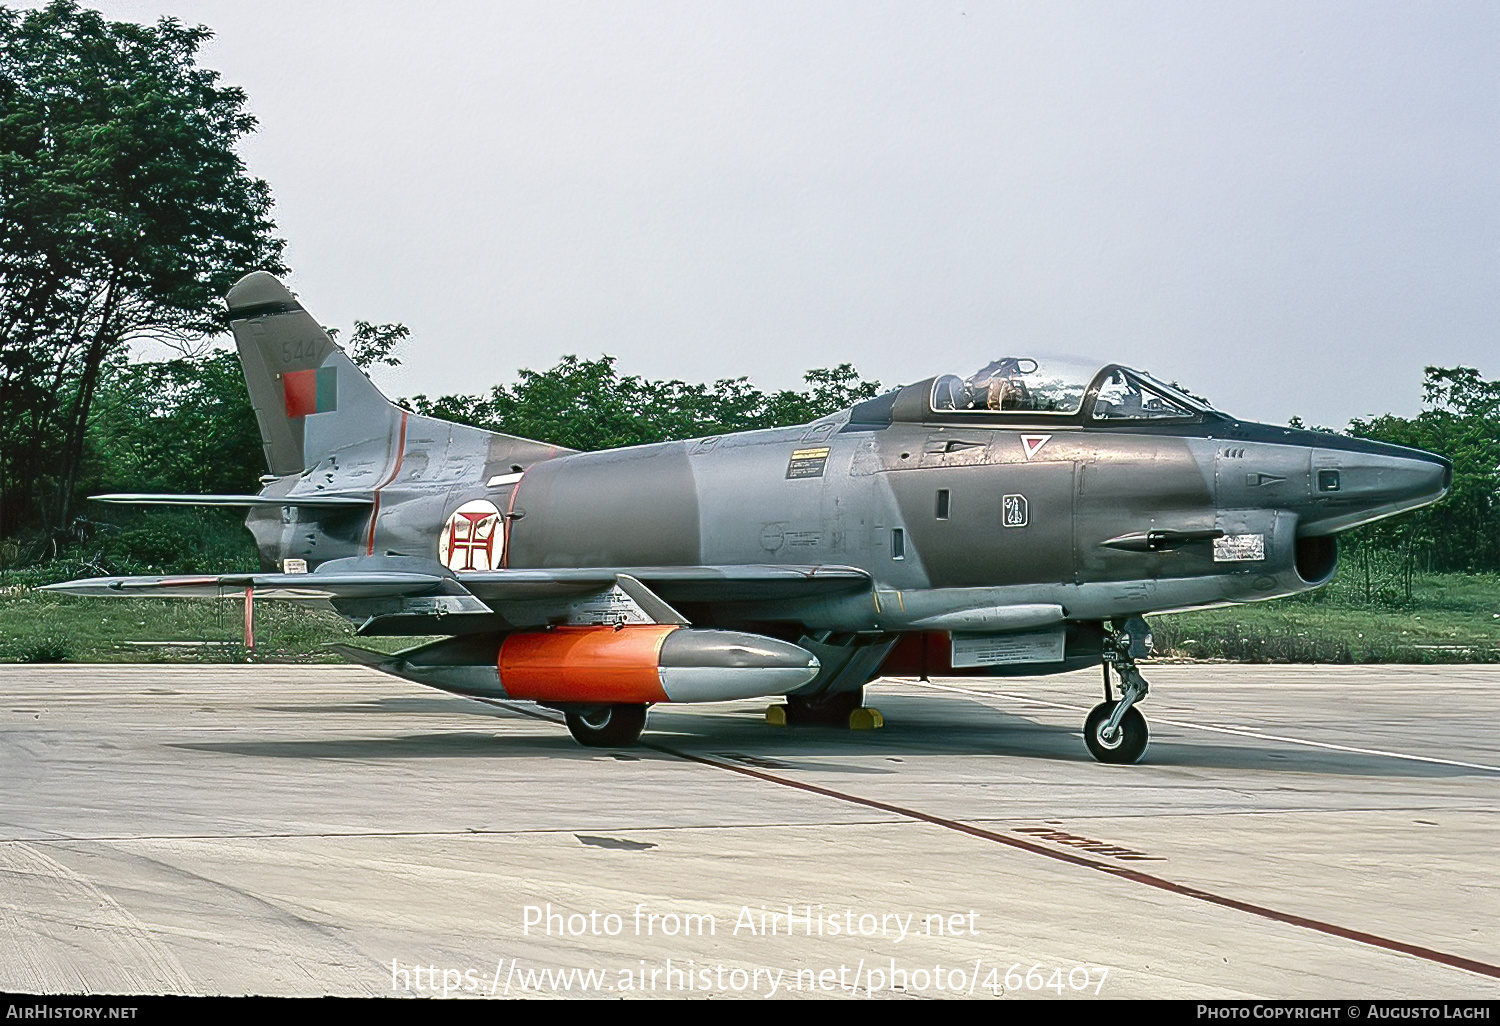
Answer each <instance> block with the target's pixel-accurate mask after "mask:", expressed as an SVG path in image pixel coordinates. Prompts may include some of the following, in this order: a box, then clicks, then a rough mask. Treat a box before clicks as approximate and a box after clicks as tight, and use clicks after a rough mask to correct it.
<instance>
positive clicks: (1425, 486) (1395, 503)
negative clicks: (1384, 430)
mask: <svg viewBox="0 0 1500 1026" xmlns="http://www.w3.org/2000/svg"><path fill="white" fill-rule="evenodd" d="M1452 487H1453V464H1452V463H1451V462H1449V461H1448V460H1447V459H1445V458H1443V457H1442V456H1438V455H1435V454H1433V453H1429V452H1422V451H1421V450H1419V449H1407V448H1403V447H1401V446H1397V445H1387V444H1385V443H1382V442H1365V443H1362V444H1361V445H1359V446H1358V447H1352V448H1339V449H1315V450H1313V453H1312V473H1311V475H1310V476H1309V481H1308V489H1309V507H1310V508H1309V510H1308V512H1307V514H1306V515H1304V516H1303V518H1302V527H1301V529H1300V530H1299V531H1298V533H1299V534H1302V535H1308V536H1316V535H1328V534H1337V533H1339V532H1341V531H1347V530H1348V529H1349V528H1351V527H1357V526H1359V525H1360V524H1367V523H1370V522H1372V521H1375V520H1382V519H1384V518H1386V517H1389V516H1395V515H1396V514H1397V513H1404V512H1406V511H1407V510H1413V509H1419V508H1420V507H1422V506H1428V505H1431V504H1432V503H1434V502H1437V501H1438V500H1439V499H1441V498H1442V497H1443V496H1444V495H1446V494H1448V490H1449V489H1450V488H1452Z"/></svg>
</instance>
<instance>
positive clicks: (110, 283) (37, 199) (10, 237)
mask: <svg viewBox="0 0 1500 1026" xmlns="http://www.w3.org/2000/svg"><path fill="white" fill-rule="evenodd" d="M208 38H209V32H208V30H207V29H205V28H202V27H197V28H190V27H187V26H184V25H183V24H181V23H180V22H178V21H176V20H173V19H170V18H168V19H163V20H162V21H160V22H158V23H157V24H156V25H154V26H145V25H136V24H131V23H126V22H107V21H105V20H104V19H103V18H102V17H101V16H100V15H99V14H98V13H96V12H93V11H86V10H83V9H81V8H80V7H79V6H78V5H77V4H76V3H73V2H71V0H55V2H53V3H51V4H49V5H48V6H47V7H45V8H41V9H39V10H33V11H28V12H25V13H24V14H22V13H19V12H16V11H12V10H9V9H6V8H0V409H4V410H5V413H6V416H5V417H4V418H3V421H0V496H3V502H0V533H5V534H13V533H14V532H15V531H16V529H17V528H24V527H28V526H29V527H33V528H34V527H40V526H45V525H47V524H49V523H50V524H51V525H60V524H64V523H66V522H67V519H68V512H69V510H70V508H71V505H72V502H73V498H74V492H75V487H76V485H77V484H78V476H79V468H80V464H81V461H82V457H83V449H84V436H85V433H86V430H87V427H88V425H89V423H90V420H91V413H92V408H93V404H94V401H95V399H96V397H97V393H98V390H99V388H100V387H101V384H102V383H103V381H104V379H105V378H106V377H107V375H108V372H109V370H110V369H111V368H112V367H114V366H116V365H117V361H118V360H119V358H120V356H121V354H122V353H123V352H124V350H125V348H126V347H127V346H128V344H129V343H130V342H131V341H132V340H133V339H140V338H147V337H150V338H157V339H163V340H167V341H169V342H170V341H179V342H181V341H182V340H184V339H186V338H189V337H193V336H197V335H201V334H203V333H205V332H210V331H214V330H216V328H217V325H218V323H219V318H220V310H221V304H220V297H221V296H223V294H224V292H225V290H226V289H227V288H228V286H229V284H230V283H231V282H232V281H233V280H234V279H235V278H237V277H238V276H239V275H241V274H244V273H245V272H246V271H248V270H252V269H255V268H265V269H267V270H272V271H284V270H285V268H284V267H283V265H282V263H281V252H282V248H283V245H284V243H283V242H282V240H281V239H279V238H276V237H275V236H274V234H273V231H274V226H273V224H272V223H271V221H270V219H269V216H268V215H269V211H270V207H271V195H270V190H269V189H268V188H267V186H266V184H265V182H263V181H260V180H258V179H254V178H251V177H249V176H248V175H247V174H246V173H245V168H244V165H243V164H242V163H241V161H240V159H239V157H238V156H237V155H236V153H235V152H234V145H235V143H236V142H237V141H238V140H239V139H240V137H242V136H243V135H245V134H246V133H247V132H249V131H250V130H251V129H252V128H253V127H254V125H255V120H254V118H252V117H251V116H250V115H249V114H248V113H246V112H245V109H244V107H245V102H246V100H245V95H244V93H243V92H241V91H240V90H238V89H234V88H225V87H221V86H219V85H218V83H217V75H216V74H215V73H214V72H212V71H208V70H206V69H203V68H200V67H198V66H197V64H196V60H195V58H196V55H197V51H198V49H199V47H200V46H202V45H203V43H204V42H205V41H206V40H207V39H208Z"/></svg>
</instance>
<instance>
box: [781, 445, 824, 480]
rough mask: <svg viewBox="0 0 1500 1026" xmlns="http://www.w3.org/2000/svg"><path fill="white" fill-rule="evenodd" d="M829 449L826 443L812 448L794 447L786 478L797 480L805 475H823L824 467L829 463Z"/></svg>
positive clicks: (788, 462)
mask: <svg viewBox="0 0 1500 1026" xmlns="http://www.w3.org/2000/svg"><path fill="white" fill-rule="evenodd" d="M828 451H829V450H828V446H826V445H820V446H817V447H816V448H812V449H793V450H792V458H791V459H790V460H788V461H787V465H786V479H787V480H788V481H795V480H797V479H798V478H803V477H822V476H823V468H824V467H826V466H827V465H828Z"/></svg>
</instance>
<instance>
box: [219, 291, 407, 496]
mask: <svg viewBox="0 0 1500 1026" xmlns="http://www.w3.org/2000/svg"><path fill="white" fill-rule="evenodd" d="M228 300H229V320H230V327H231V328H232V329H233V330H234V341H235V344H236V345H237V346H238V347H239V351H240V366H241V367H242V368H243V369H244V372H245V386H246V387H247V388H248V389H249V390H250V402H251V404H252V405H254V407H255V419H256V420H257V421H259V423H260V436H261V439H262V440H263V441H264V442H265V447H266V462H267V464H269V466H270V469H271V473H273V474H277V475H283V474H295V473H297V472H299V471H301V470H304V469H306V468H307V467H310V466H313V465H314V464H316V463H318V462H319V461H320V460H322V459H324V458H325V457H327V456H328V455H330V454H331V453H334V452H336V451H339V450H343V449H347V448H349V447H350V446H353V445H357V444H359V443H361V442H366V441H373V440H375V439H386V438H391V437H393V436H394V435H395V433H396V431H397V429H398V427H399V426H400V424H401V417H402V412H403V411H402V410H401V409H400V408H399V407H397V406H395V405H394V404H392V403H391V402H390V400H388V399H386V397H385V396H383V395H381V394H380V390H379V389H377V388H376V387H375V385H374V384H373V383H372V382H371V381H370V379H369V378H367V377H366V376H365V374H364V372H363V371H361V370H360V369H359V368H358V367H356V366H355V365H354V363H353V362H352V361H351V360H350V359H349V357H347V356H345V355H344V352H343V350H341V349H340V348H339V347H338V346H337V345H335V344H334V341H333V339H331V338H330V337H329V336H328V333H327V332H326V331H324V330H323V329H322V328H321V327H319V326H318V322H317V321H315V320H313V318H312V316H311V315H310V314H309V313H308V312H307V311H306V310H304V309H303V308H302V304H300V303H298V302H297V300H296V299H295V298H293V296H292V294H291V293H290V292H288V291H287V288H286V286H285V285H283V284H281V282H279V281H277V280H276V278H275V277H273V276H272V275H270V274H268V273H267V272H265V271H255V272H253V273H251V274H248V275H246V276H245V277H243V278H241V279H240V280H239V281H238V282H236V283H235V285H234V287H233V288H231V289H230V290H229V297H228Z"/></svg>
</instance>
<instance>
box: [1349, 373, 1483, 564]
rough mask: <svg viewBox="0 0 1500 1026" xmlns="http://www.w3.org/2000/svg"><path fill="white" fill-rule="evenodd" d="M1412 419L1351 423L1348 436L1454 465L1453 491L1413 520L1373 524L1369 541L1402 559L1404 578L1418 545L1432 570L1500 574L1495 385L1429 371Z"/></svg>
mask: <svg viewBox="0 0 1500 1026" xmlns="http://www.w3.org/2000/svg"><path fill="white" fill-rule="evenodd" d="M1423 406H1424V407H1425V408H1424V409H1423V410H1422V412H1421V413H1420V414H1418V415H1417V416H1416V417H1415V418H1414V419H1407V418H1404V417H1397V416H1394V415H1392V414H1386V415H1385V416H1382V417H1375V418H1372V419H1370V420H1354V421H1351V422H1350V424H1349V433H1350V434H1352V435H1355V436H1356V437H1360V438H1373V439H1377V440H1379V441H1383V442H1394V443H1395V444H1397V445H1406V446H1411V447H1412V448H1415V449H1426V450H1427V451H1428V452H1435V453H1437V454H1439V455H1441V456H1446V457H1447V458H1448V459H1449V460H1451V461H1452V463H1453V490H1452V491H1451V492H1450V493H1449V495H1448V497H1447V498H1446V499H1445V500H1444V501H1443V502H1442V503H1440V504H1439V505H1437V506H1434V507H1433V508H1431V509H1429V510H1426V511H1424V512H1423V513H1421V514H1419V515H1418V516H1417V517H1402V518H1400V519H1398V520H1394V521H1390V522H1388V523H1386V524H1377V525H1375V527H1374V529H1373V530H1372V532H1371V541H1372V543H1373V544H1376V545H1378V546H1380V547H1383V548H1386V549H1388V550H1392V551H1396V552H1401V553H1404V554H1406V556H1407V558H1406V562H1405V564H1404V566H1405V568H1406V573H1407V576H1408V579H1409V576H1410V572H1411V567H1412V563H1413V555H1414V553H1415V552H1416V550H1417V549H1418V547H1421V548H1423V549H1425V550H1426V551H1427V553H1428V555H1429V557H1430V560H1431V563H1432V566H1433V567H1434V568H1435V569H1439V570H1466V569H1467V570H1500V431H1497V430H1496V424H1500V381H1486V380H1485V379H1484V378H1483V377H1481V376H1480V374H1479V371H1477V370H1476V369H1474V368H1473V367H1428V368H1427V376H1426V381H1425V383H1424V385H1423Z"/></svg>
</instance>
